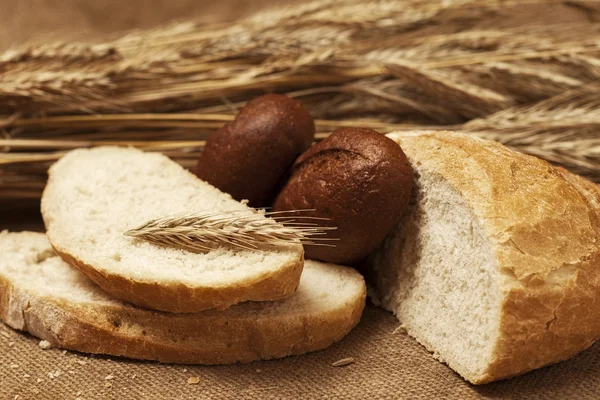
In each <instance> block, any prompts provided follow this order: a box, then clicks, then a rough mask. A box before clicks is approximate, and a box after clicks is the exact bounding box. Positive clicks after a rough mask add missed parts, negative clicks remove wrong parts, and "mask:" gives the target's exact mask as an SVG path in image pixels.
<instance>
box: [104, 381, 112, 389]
mask: <svg viewBox="0 0 600 400" xmlns="http://www.w3.org/2000/svg"><path fill="white" fill-rule="evenodd" d="M104 387H105V388H111V387H112V383H110V382H105V383H104Z"/></svg>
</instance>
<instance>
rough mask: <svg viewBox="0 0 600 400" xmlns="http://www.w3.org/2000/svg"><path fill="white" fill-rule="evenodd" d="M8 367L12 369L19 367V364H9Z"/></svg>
mask: <svg viewBox="0 0 600 400" xmlns="http://www.w3.org/2000/svg"><path fill="white" fill-rule="evenodd" d="M10 367H11V368H12V369H15V368H19V364H10Z"/></svg>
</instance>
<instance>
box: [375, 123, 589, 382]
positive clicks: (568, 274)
mask: <svg viewBox="0 0 600 400" xmlns="http://www.w3.org/2000/svg"><path fill="white" fill-rule="evenodd" d="M389 137H391V138H392V139H394V140H396V141H397V142H398V143H399V144H400V145H401V146H402V149H403V150H404V152H405V153H406V155H407V156H408V158H409V160H410V162H411V164H412V166H413V168H414V170H415V190H414V195H413V200H412V202H411V207H410V210H409V212H407V213H406V215H405V216H404V218H403V220H402V221H401V223H400V224H399V226H398V228H397V229H396V231H395V232H393V233H392V234H390V235H389V236H388V238H387V240H386V241H385V242H384V243H383V244H382V246H381V248H380V249H379V250H378V251H377V252H375V254H373V255H372V257H371V259H370V265H371V268H372V269H373V270H374V271H375V276H376V279H375V283H376V287H377V290H376V292H377V295H378V297H379V299H378V300H379V301H380V302H381V304H382V305H383V306H384V307H385V308H387V309H388V310H391V311H393V312H394V313H395V314H396V316H397V317H398V319H399V320H400V322H401V323H402V325H403V327H404V328H405V329H406V331H407V332H408V333H409V334H410V335H411V336H413V337H415V338H416V339H417V340H418V341H419V342H420V343H421V344H423V345H424V346H426V347H427V348H428V349H429V350H430V351H432V352H433V353H434V355H435V357H437V358H439V359H440V360H441V361H444V362H446V363H447V364H448V365H449V366H450V367H452V368H453V369H454V370H455V371H457V372H458V373H459V374H461V375H462V376H463V377H464V378H465V379H467V380H469V381H471V382H473V383H477V384H479V383H485V382H490V381H493V380H497V379H502V378H506V377H510V376H514V375H517V374H521V373H524V372H527V371H529V370H532V369H534V368H538V367H540V366H543V365H547V364H551V363H554V362H558V361H560V360H564V359H566V358H569V357H571V356H573V355H574V354H576V353H578V352H580V351H581V350H583V349H585V348H587V347H589V346H590V345H591V344H592V343H593V342H594V341H595V340H596V339H597V338H598V337H599V335H600V225H599V213H598V204H599V203H600V200H599V199H600V194H599V193H600V192H599V191H598V188H597V186H596V185H594V184H592V183H590V182H587V181H585V180H584V179H583V178H580V177H576V176H574V175H572V174H569V173H568V172H566V171H564V170H563V171H559V170H557V169H555V168H554V167H552V166H551V165H550V164H548V163H547V162H545V161H542V160H539V159H537V158H534V157H530V156H526V155H523V154H519V153H516V152H513V151H511V150H509V149H507V148H505V147H504V146H502V145H500V144H498V143H494V142H490V141H484V140H479V139H475V138H472V137H468V136H466V135H462V134H459V133H450V132H439V133H418V134H417V133H415V134H406V133H405V134H401V133H392V134H390V135H389Z"/></svg>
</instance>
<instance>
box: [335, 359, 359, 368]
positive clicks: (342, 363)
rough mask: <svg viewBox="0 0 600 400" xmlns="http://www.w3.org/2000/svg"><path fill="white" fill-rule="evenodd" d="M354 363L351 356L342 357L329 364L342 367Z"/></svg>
mask: <svg viewBox="0 0 600 400" xmlns="http://www.w3.org/2000/svg"><path fill="white" fill-rule="evenodd" d="M353 363H354V358H352V357H348V358H342V359H341V360H337V361H336V362H334V363H333V364H331V366H333V367H344V366H346V365H350V364H353Z"/></svg>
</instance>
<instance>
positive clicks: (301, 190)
mask: <svg viewBox="0 0 600 400" xmlns="http://www.w3.org/2000/svg"><path fill="white" fill-rule="evenodd" d="M412 182H413V181H412V168H411V167H410V164H409V162H408V160H407V158H406V156H405V155H404V153H403V152H402V149H401V148H400V146H399V145H398V144H396V143H395V142H394V141H393V140H391V139H389V138H387V137H385V136H384V135H382V134H379V133H378V132H376V131H374V130H372V129H362V128H343V129H338V130H337V131H335V132H334V133H333V134H331V136H329V137H328V138H327V139H325V140H323V141H322V142H320V143H317V144H315V145H313V146H312V147H311V148H310V149H308V150H307V151H306V152H305V153H304V154H302V155H301V156H300V157H299V158H298V159H297V160H296V162H295V164H294V166H293V170H292V175H291V177H290V179H289V180H288V182H287V184H286V185H285V186H284V188H283V189H282V190H281V192H280V193H279V195H278V196H277V199H276V200H275V203H274V207H273V208H274V210H275V211H284V210H300V209H315V210H316V211H314V212H310V213H306V214H303V215H310V216H314V217H324V218H329V219H330V220H329V221H323V224H322V225H325V226H335V227H337V228H338V229H337V230H335V231H330V232H329V234H328V237H330V238H339V239H340V240H339V242H333V243H335V246H336V247H335V248H332V247H320V246H306V248H305V254H306V257H307V258H313V259H317V260H324V261H329V262H334V263H342V264H351V263H354V262H357V261H360V260H361V259H363V258H364V257H366V256H367V255H368V254H369V253H370V252H371V251H372V250H373V249H374V248H375V247H376V246H377V245H378V244H379V243H380V242H381V241H382V240H383V239H384V238H385V236H386V235H387V233H388V232H389V231H390V230H391V229H392V228H393V227H394V226H395V225H396V224H397V223H398V222H399V221H400V217H401V216H402V214H403V213H404V211H405V209H406V207H407V206H408V202H409V200H410V195H411V191H412ZM319 222H320V223H321V222H322V221H319Z"/></svg>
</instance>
